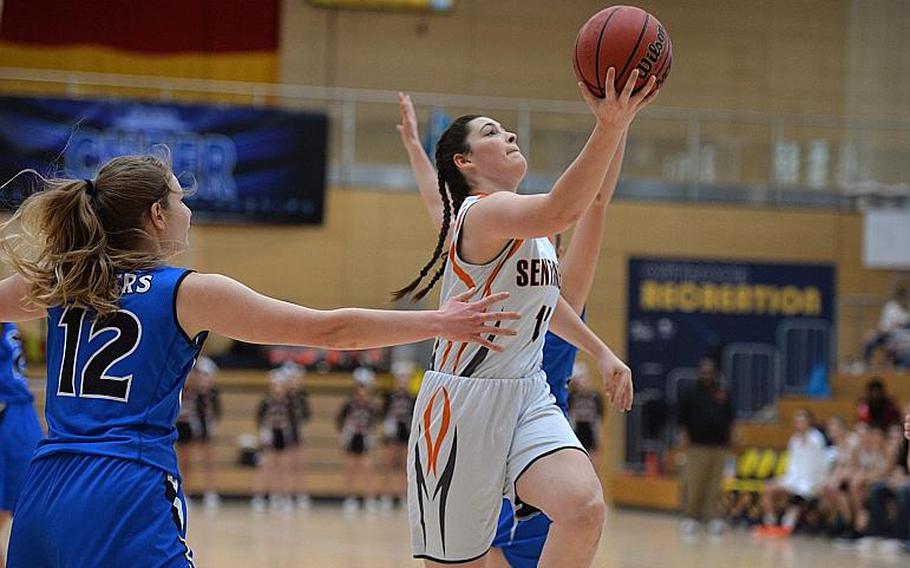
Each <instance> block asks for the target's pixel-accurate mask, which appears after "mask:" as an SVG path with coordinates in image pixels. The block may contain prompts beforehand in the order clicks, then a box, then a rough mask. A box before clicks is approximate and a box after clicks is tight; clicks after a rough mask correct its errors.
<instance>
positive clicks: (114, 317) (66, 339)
mask: <svg viewBox="0 0 910 568" xmlns="http://www.w3.org/2000/svg"><path fill="white" fill-rule="evenodd" d="M85 316H86V310H85V309H84V308H74V307H68V308H66V309H65V310H63V315H61V316H60V323H58V324H57V327H60V328H63V357H62V358H61V360H60V377H59V380H58V382H57V396H72V397H82V398H102V399H106V400H113V401H117V402H127V401H128V400H129V397H130V385H131V384H132V382H133V375H131V374H130V375H127V376H125V377H114V376H110V375H108V374H107V372H108V371H109V370H110V368H111V367H113V366H114V364H115V363H117V362H118V361H120V360H122V359H123V358H125V357H127V356H128V355H129V354H130V353H132V352H133V351H135V350H136V347H138V346H139V340H140V339H141V338H142V323H141V322H140V321H139V318H138V317H137V316H136V314H134V313H133V312H131V311H129V310H117V311H116V312H114V313H113V314H111V315H110V316H107V317H105V318H95V320H94V321H93V322H92V327H91V329H90V330H89V334H88V339H87V341H92V340H93V339H95V338H97V337H98V336H99V335H101V334H102V333H104V332H111V331H113V332H114V334H113V335H112V336H111V337H110V339H108V340H107V341H106V342H104V343H103V344H102V345H100V346H98V347H97V348H95V349H94V351H92V352H91V354H90V355H89V356H88V360H87V361H86V362H85V364H84V365H83V366H82V369H81V371H80V370H79V369H77V362H78V355H79V347H80V343H81V342H82V324H83V323H84V321H85ZM77 375H78V376H79V378H80V379H79V390H78V392H77V390H76V376H77Z"/></svg>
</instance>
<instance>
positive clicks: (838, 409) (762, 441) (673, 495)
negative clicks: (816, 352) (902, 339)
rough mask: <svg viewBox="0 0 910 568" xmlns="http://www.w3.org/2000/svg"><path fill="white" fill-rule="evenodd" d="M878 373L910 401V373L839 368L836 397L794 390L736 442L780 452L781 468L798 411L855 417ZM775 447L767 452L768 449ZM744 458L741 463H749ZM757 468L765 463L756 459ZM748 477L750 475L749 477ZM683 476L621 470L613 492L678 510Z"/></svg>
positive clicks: (740, 447)
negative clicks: (806, 394) (852, 372)
mask: <svg viewBox="0 0 910 568" xmlns="http://www.w3.org/2000/svg"><path fill="white" fill-rule="evenodd" d="M872 378H879V379H881V381H882V382H883V383H884V384H885V388H886V390H887V392H888V394H889V395H890V396H891V398H893V399H894V400H895V402H896V403H897V404H898V406H899V407H900V408H903V406H904V405H905V404H907V403H910V373H896V372H886V373H863V374H859V375H848V374H838V375H836V376H835V377H834V378H833V379H832V383H831V390H832V391H833V393H834V396H833V397H831V398H823V399H817V398H808V397H804V396H794V395H789V396H785V397H783V398H781V399H780V400H779V401H778V403H777V412H776V418H775V419H774V420H773V421H771V422H739V423H737V425H736V427H735V429H734V434H733V437H734V444H735V449H734V451H735V452H736V454H737V456H738V457H742V456H743V454H744V452H750V453H753V456H754V457H755V458H756V459H759V460H760V459H761V458H762V457H763V456H772V457H773V458H774V461H773V464H772V466H773V468H774V469H775V470H777V469H778V465H779V463H783V462H780V461H779V458H780V457H781V456H782V451H783V450H785V449H786V447H787V442H788V441H789V439H790V435H791V434H792V433H793V428H792V422H793V415H794V414H795V413H796V411H797V410H799V409H801V408H807V409H809V410H810V411H811V412H812V414H813V415H814V416H815V420H816V421H817V422H818V423H819V424H821V423H824V421H825V420H827V419H828V418H830V417H832V416H841V417H843V418H844V419H846V420H847V422H848V423H852V422H853V421H854V418H855V415H856V403H857V399H859V398H860V397H862V396H863V395H864V394H865V391H866V383H867V382H868V381H869V380H871V379H872ZM766 450H767V451H770V453H769V454H765V453H764V452H765V451H766ZM743 466H744V464H743V461H742V460H738V462H737V467H738V468H741V467H743ZM755 466H756V469H758V468H759V465H758V464H755ZM761 477H763V476H761V475H756V476H754V478H753V479H752V480H751V484H750V483H746V484H745V485H743V484H739V485H737V484H736V481H734V480H732V479H731V480H727V481H726V482H725V487H726V488H728V489H731V488H733V487H734V485H735V486H737V487H740V488H744V487H746V486H749V487H751V488H753V489H754V488H755V487H757V486H758V485H760V483H761V482H760V481H756V480H757V479H759V478H761ZM745 479H747V480H749V477H746V478H745ZM681 489H682V487H681V484H680V481H679V480H678V479H676V478H675V477H672V476H658V477H645V476H637V475H619V476H616V477H615V478H614V479H613V480H612V491H611V494H612V496H613V499H614V503H615V504H617V505H623V506H629V507H642V508H654V509H662V510H678V509H679V508H680V506H681V503H682V500H681V497H682V492H681Z"/></svg>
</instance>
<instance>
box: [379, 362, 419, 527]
mask: <svg viewBox="0 0 910 568" xmlns="http://www.w3.org/2000/svg"><path fill="white" fill-rule="evenodd" d="M392 372H393V374H394V375H395V388H394V389H393V390H391V391H389V392H388V393H387V394H386V396H385V401H384V403H383V405H382V416H383V419H382V431H383V443H384V445H385V458H386V471H385V485H386V492H385V495H384V496H383V498H382V508H383V509H391V508H393V507H394V506H395V504H396V502H397V503H404V502H405V495H406V490H407V481H406V479H405V472H406V469H405V466H406V461H407V457H408V438H409V437H410V435H411V419H412V417H413V415H414V403H415V398H414V395H413V394H411V391H410V383H411V377H412V376H413V374H414V364H413V363H410V362H409V361H402V362H399V363H396V365H393V369H392Z"/></svg>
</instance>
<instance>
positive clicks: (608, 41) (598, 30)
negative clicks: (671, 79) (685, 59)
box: [573, 6, 673, 98]
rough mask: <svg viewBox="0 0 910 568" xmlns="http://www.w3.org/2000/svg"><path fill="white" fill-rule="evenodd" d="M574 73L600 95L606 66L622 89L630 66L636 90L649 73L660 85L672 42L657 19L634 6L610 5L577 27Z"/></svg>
mask: <svg viewBox="0 0 910 568" xmlns="http://www.w3.org/2000/svg"><path fill="white" fill-rule="evenodd" d="M573 62H574V66H575V75H576V76H577V77H578V80H579V81H582V82H583V83H584V84H585V85H586V86H587V87H588V90H589V91H591V93H593V94H594V96H596V97H600V98H603V97H604V95H605V94H606V91H605V90H604V81H605V79H606V76H607V69H609V68H610V67H613V68H614V69H616V79H615V81H614V85H615V87H616V90H617V91H621V90H622V88H623V86H624V85H625V84H626V81H627V80H628V78H629V75H630V74H631V73H632V70H633V69H636V68H637V69H638V71H639V77H638V80H637V82H636V84H635V91H638V90H639V89H640V88H642V87H643V86H644V85H645V84H646V83H647V82H648V79H649V78H650V77H651V75H654V76H655V77H657V85H656V87H660V86H661V84H662V83H663V82H664V81H665V80H666V78H667V75H669V74H670V66H671V65H673V44H672V43H671V42H670V34H669V33H667V29H666V28H664V26H663V24H661V23H660V21H659V20H658V19H657V18H655V17H654V16H652V15H651V14H649V13H647V12H645V11H644V10H642V9H641V8H636V7H635V6H610V7H609V8H604V9H603V10H601V11H600V12H598V13H596V14H594V15H593V16H592V17H591V19H589V20H588V21H587V22H585V25H583V26H582V27H581V29H580V30H578V37H576V38H575V54H574V57H573Z"/></svg>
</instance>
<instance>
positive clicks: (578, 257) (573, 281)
mask: <svg viewBox="0 0 910 568" xmlns="http://www.w3.org/2000/svg"><path fill="white" fill-rule="evenodd" d="M628 133H629V130H628V129H626V130H625V131H624V132H623V135H622V139H621V140H620V142H619V147H618V148H617V149H616V153H614V154H613V158H612V159H611V160H610V166H609V168H608V169H607V175H606V177H605V178H604V182H603V185H602V186H601V188H600V191H599V192H598V193H597V196H596V197H595V198H594V202H593V203H591V205H590V207H588V210H587V211H585V212H584V214H583V215H582V216H581V219H579V220H578V223H576V224H575V230H574V231H573V232H572V240H571V241H569V246H568V248H567V249H566V252H565V254H563V255H562V258H560V259H559V265H560V268H561V269H562V287H561V288H560V293H561V294H562V297H563V298H565V299H566V301H567V302H569V305H570V306H572V309H573V310H575V313H577V314H580V313H581V312H582V310H583V309H584V307H585V304H587V303H588V296H589V295H590V293H591V286H592V285H593V284H594V272H595V270H596V269H597V261H598V259H599V256H600V242H601V239H602V238H603V232H604V224H605V220H604V214H605V213H606V210H607V206H608V205H609V204H610V201H611V200H612V199H613V192H614V191H616V183H617V182H618V181H619V172H620V171H621V170H622V161H623V157H624V156H625V149H626V137H627V135H628Z"/></svg>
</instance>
